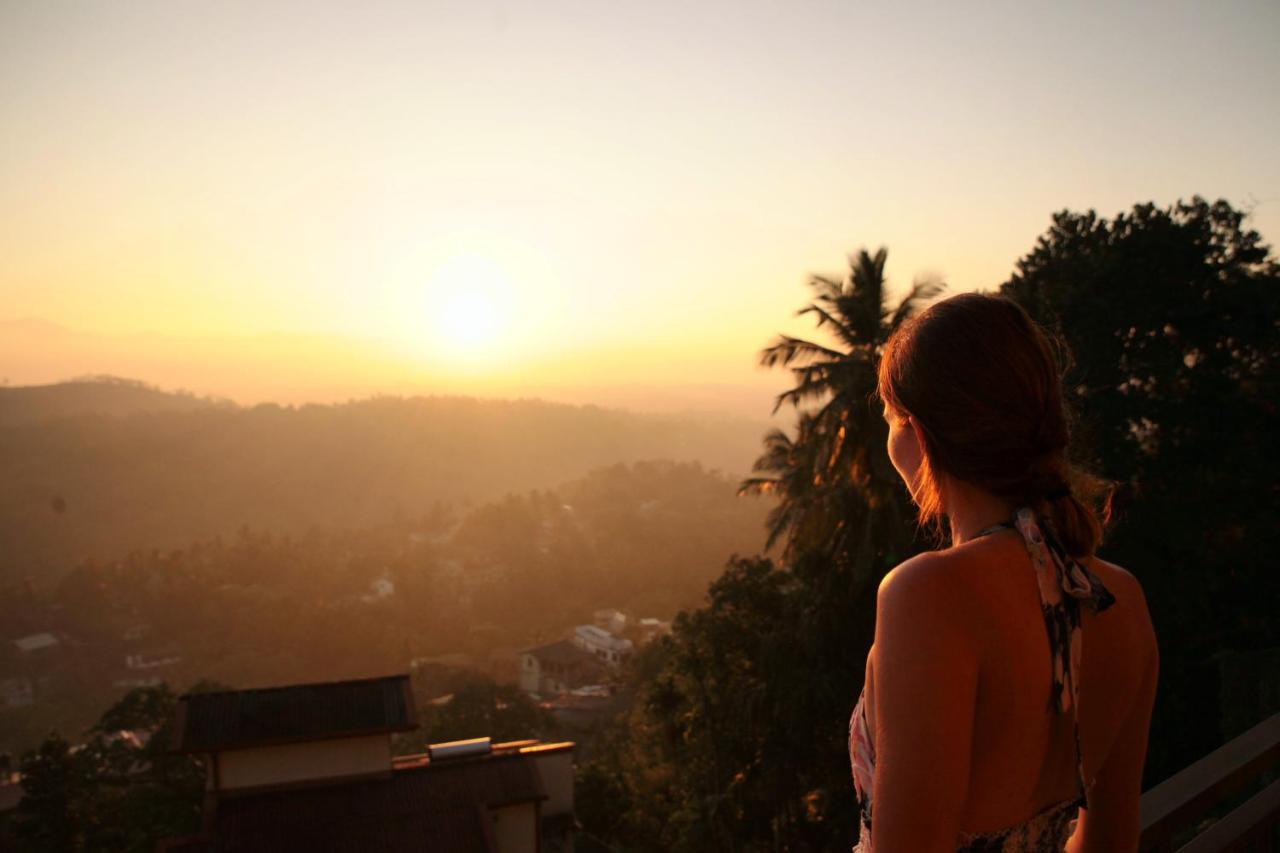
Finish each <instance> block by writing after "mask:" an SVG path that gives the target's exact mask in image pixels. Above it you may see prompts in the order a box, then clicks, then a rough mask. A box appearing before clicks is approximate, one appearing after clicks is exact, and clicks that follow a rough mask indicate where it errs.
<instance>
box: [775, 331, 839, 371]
mask: <svg viewBox="0 0 1280 853" xmlns="http://www.w3.org/2000/svg"><path fill="white" fill-rule="evenodd" d="M806 358H831V359H840V358H844V353H842V352H840V351H839V350H834V349H831V348H830V347H824V346H822V345H821V344H815V343H814V342H813V341H806V340H804V339H803V338H794V337H792V336H791V335H784V334H781V333H779V334H778V340H777V342H776V343H773V344H771V345H769V346H767V347H765V348H764V349H763V350H761V351H760V364H761V366H763V367H775V366H782V367H786V366H787V365H789V364H791V362H793V361H795V360H797V359H806Z"/></svg>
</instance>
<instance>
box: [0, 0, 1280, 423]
mask: <svg viewBox="0 0 1280 853" xmlns="http://www.w3.org/2000/svg"><path fill="white" fill-rule="evenodd" d="M1278 43H1280V4H1276V3H1274V2H1215V3H1207V2H1206V3H1179V2H1160V3H1147V4H1131V3H1035V2H1017V3H968V4H913V3H910V2H894V3H888V2H880V3H859V2H841V3H820V2H794V0H793V2H751V1H750V0H742V2H719V0H715V1H714V2H688V0H681V1H680V2H669V0H651V2H646V3H625V4H624V3H614V2H603V3H602V2H599V0H592V1H591V2H585V1H584V2H567V1H566V0H539V2H536V3H535V2H520V3H516V2H497V0H466V2H452V0H450V2H423V0H418V1H417V2H369V3H324V2H317V0H310V2H273V3H262V2H219V3H212V2H211V3H194V2H172V1H171V0H170V2H130V0H120V2H97V3H84V2H75V3H69V2H59V0H29V2H16V0H0V129H2V130H3V136H2V137H0V375H3V377H4V378H5V379H6V380H7V381H8V382H9V383H10V384H36V383H44V382H52V381H58V380H61V379H65V378H68V377H70V376H73V375H80V374H86V373H112V374H116V375H125V376H129V377H131V378H136V379H142V380H145V381H150V382H154V383H157V384H159V385H161V386H163V387H169V388H173V387H184V388H187V389H190V390H193V391H195V392H197V393H201V394H205V393H208V394H215V395H219V396H226V397H231V398H233V399H237V400H240V401H241V402H246V403H251V402H256V401H260V400H263V399H277V400H280V401H294V400H302V399H317V400H326V399H337V398H345V397H347V396H350V395H357V396H359V395H362V394H368V393H377V392H389V393H401V392H405V391H407V390H418V391H443V392H450V393H475V394H477V395H481V396H486V395H494V396H524V395H529V394H531V393H542V394H543V395H545V396H550V397H556V396H559V397H562V398H565V399H571V398H572V399H577V400H579V401H583V402H586V401H589V400H593V399H599V400H600V401H602V402H604V401H607V402H611V403H617V404H628V403H629V404H630V405H633V406H634V407H637V408H646V407H648V408H662V407H671V406H680V405H685V404H689V405H693V406H698V405H702V406H703V407H725V408H735V407H736V409H737V410H739V411H754V409H755V408H759V407H761V406H762V407H763V408H764V409H767V408H768V403H767V399H768V394H772V393H776V391H777V390H780V389H781V388H783V387H785V386H786V384H787V377H786V376H785V375H782V374H780V373H778V372H776V371H774V372H772V373H770V372H769V371H767V370H765V369H764V368H761V367H759V366H758V365H757V353H758V351H759V350H760V349H761V348H762V347H763V346H765V345H767V344H768V343H769V342H771V340H772V339H773V337H774V336H775V335H776V334H777V333H778V332H788V333H792V334H802V335H808V334H810V333H811V331H812V325H811V323H809V322H808V321H806V320H803V319H797V318H795V317H794V314H795V312H796V311H797V310H798V309H799V308H801V307H803V306H804V304H806V302H807V301H808V296H809V293H810V291H809V289H808V287H807V285H806V282H807V280H808V276H809V275H810V274H812V273H828V274H833V273H834V274H840V273H842V272H843V271H844V270H847V260H846V258H847V256H848V254H849V253H850V252H853V251H856V250H857V249H859V248H861V247H868V248H870V249H873V250H874V249H875V248H876V247H879V246H886V247H888V250H889V263H888V273H889V277H890V283H891V285H892V286H893V287H894V288H896V290H897V292H900V291H901V290H902V289H904V288H905V287H906V286H907V285H909V284H910V282H911V281H912V280H913V279H914V278H916V277H919V276H927V275H938V276H941V277H942V278H943V279H944V280H945V281H946V282H947V283H948V285H949V287H950V289H951V290H952V291H958V290H970V289H974V288H994V287H996V286H998V285H999V284H1000V283H1001V282H1002V281H1004V280H1005V279H1006V278H1007V277H1008V275H1009V273H1010V272H1011V271H1012V269H1013V265H1014V263H1015V262H1016V261H1017V259H1018V258H1019V257H1021V256H1022V255H1024V254H1026V253H1027V252H1028V251H1030V249H1031V248H1032V247H1033V246H1034V243H1035V240H1036V237H1037V236H1038V235H1040V234H1041V233H1043V232H1044V231H1045V229H1046V228H1047V227H1048V225H1049V223H1050V217H1051V215H1052V213H1053V212H1055V211H1058V210H1062V209H1064V208H1069V209H1073V210H1085V209H1089V208H1093V209H1095V210H1097V211H1098V212H1099V213H1100V214H1102V215H1105V216H1113V215H1115V214H1116V213H1119V212H1121V211H1124V210H1128V209H1129V208H1131V207H1132V206H1133V204H1135V203H1138V202H1146V201H1154V202H1156V203H1157V204H1160V205H1167V204H1170V203H1173V202H1174V201H1176V200H1177V199H1179V198H1190V197H1191V196H1192V195H1194V194H1200V195H1203V196H1205V197H1208V198H1210V199H1216V198H1225V199H1227V200H1228V201H1230V202H1231V203H1232V204H1234V205H1236V206H1237V207H1241V208H1245V209H1249V210H1252V211H1253V214H1252V218H1251V220H1250V224H1251V225H1252V227H1254V228H1256V229H1257V230H1259V231H1260V232H1261V233H1262V235H1263V237H1264V238H1265V239H1266V240H1268V241H1269V242H1274V241H1275V240H1277V239H1280V158H1278V157H1277V156H1276V153H1275V152H1276V140H1277V139H1280V53H1278V52H1277V51H1276V50H1275V45H1276V44H1278ZM627 389H631V391H630V392H629V391H628V390H627ZM631 392H634V393H631ZM629 394H630V396H628V395H629ZM760 400H764V401H766V402H764V403H759V402H757V401H760ZM699 401H701V402H699ZM762 414H763V412H762Z"/></svg>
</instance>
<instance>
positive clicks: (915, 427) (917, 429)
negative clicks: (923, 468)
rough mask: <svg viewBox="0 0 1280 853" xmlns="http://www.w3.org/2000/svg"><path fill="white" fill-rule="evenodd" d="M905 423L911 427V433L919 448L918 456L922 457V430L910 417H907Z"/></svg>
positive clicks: (918, 423)
mask: <svg viewBox="0 0 1280 853" xmlns="http://www.w3.org/2000/svg"><path fill="white" fill-rule="evenodd" d="M907 423H908V424H910V425H911V431H912V432H913V433H915V436H916V444H918V445H919V446H920V455H921V456H922V457H923V456H924V430H922V429H921V428H920V422H919V421H917V420H916V419H915V418H913V417H911V415H907Z"/></svg>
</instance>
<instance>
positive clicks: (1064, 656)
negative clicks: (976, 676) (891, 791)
mask: <svg viewBox="0 0 1280 853" xmlns="http://www.w3.org/2000/svg"><path fill="white" fill-rule="evenodd" d="M1007 528H1012V529H1016V530H1017V531H1018V532H1019V533H1021V534H1022V539H1023V541H1024V542H1025V543H1026V546H1027V551H1028V552H1029V553H1030V554H1031V562H1032V565H1033V566H1034V567H1035V572H1036V580H1037V582H1038V583H1037V586H1038V589H1039V592H1040V609H1041V611H1042V612H1043V613H1044V623H1045V629H1046V630H1047V631H1048V633H1049V648H1050V653H1051V654H1052V655H1053V693H1052V696H1051V701H1052V703H1053V707H1054V708H1055V710H1056V711H1057V712H1058V713H1065V712H1066V711H1069V710H1072V709H1073V707H1075V706H1076V705H1077V703H1078V700H1079V690H1078V684H1077V681H1078V678H1079V672H1080V654H1081V629H1080V605H1081V604H1083V605H1084V606H1086V607H1088V608H1089V609H1090V610H1092V611H1093V612H1095V613H1100V612H1102V611H1103V610H1106V609H1107V608H1108V607H1110V606H1111V605H1112V604H1114V603H1115V596H1113V595H1112V594H1111V593H1110V591H1108V590H1107V588H1106V587H1105V586H1103V584H1102V581H1101V580H1099V579H1098V577H1097V575H1095V574H1093V572H1091V571H1089V569H1088V567H1086V566H1085V565H1084V564H1083V563H1080V562H1077V561H1075V560H1073V559H1072V558H1071V557H1069V556H1068V555H1067V553H1066V551H1065V550H1064V549H1063V548H1062V546H1061V544H1060V543H1059V542H1058V541H1057V539H1056V538H1055V537H1054V536H1053V535H1052V530H1051V529H1050V528H1049V527H1048V525H1045V526H1044V527H1043V528H1042V527H1041V526H1040V524H1039V523H1038V522H1037V520H1036V516H1035V513H1033V512H1032V511H1031V510H1030V509H1028V508H1026V507H1024V508H1022V509H1019V510H1018V511H1017V512H1016V513H1015V514H1014V518H1013V521H1012V522H1005V523H1002V524H997V525H995V526H993V527H988V528H987V529H986V530H983V531H981V532H979V533H978V534H977V535H978V536H985V535H987V534H988V533H994V532H996V531H997V530H1001V529H1007ZM866 692H867V691H866V687H865V686H864V687H863V689H862V693H861V695H859V696H858V703H857V705H855V706H854V709H853V716H852V717H851V718H850V719H849V759H850V763H851V765H852V767H853V787H854V793H855V795H856V797H857V800H858V808H859V811H860V813H861V822H860V827H859V835H858V843H857V845H855V846H854V848H853V853H872V849H871V818H872V803H871V793H872V790H873V788H874V782H875V769H876V751H875V743H874V741H873V739H872V737H871V731H870V729H869V727H868V725H867V719H866V715H865V711H864V703H865V699H866ZM1072 733H1073V737H1074V742H1075V750H1076V780H1077V784H1078V787H1079V793H1078V795H1077V796H1075V797H1073V798H1071V799H1067V800H1063V801H1061V802H1058V803H1054V804H1052V805H1050V806H1048V807H1047V808H1045V809H1043V810H1041V811H1040V812H1038V813H1036V814H1034V815H1032V816H1031V817H1030V818H1028V819H1027V820H1025V821H1023V822H1021V823H1018V824H1015V825H1013V826H1010V827H1006V828H1004V829H998V830H994V831H991V832H983V833H968V832H962V833H960V836H959V838H958V839H957V847H956V850H957V853H1060V851H1062V850H1063V849H1064V847H1065V846H1066V843H1067V839H1069V838H1070V837H1071V834H1072V833H1073V832H1075V826H1076V818H1077V812H1078V810H1079V809H1080V808H1081V807H1082V806H1084V805H1085V804H1086V792H1087V791H1088V790H1089V788H1091V787H1092V786H1093V781H1090V782H1089V783H1087V784H1086V783H1085V780H1084V760H1083V757H1082V755H1081V752H1080V726H1079V721H1078V719H1076V714H1075V712H1074V711H1072Z"/></svg>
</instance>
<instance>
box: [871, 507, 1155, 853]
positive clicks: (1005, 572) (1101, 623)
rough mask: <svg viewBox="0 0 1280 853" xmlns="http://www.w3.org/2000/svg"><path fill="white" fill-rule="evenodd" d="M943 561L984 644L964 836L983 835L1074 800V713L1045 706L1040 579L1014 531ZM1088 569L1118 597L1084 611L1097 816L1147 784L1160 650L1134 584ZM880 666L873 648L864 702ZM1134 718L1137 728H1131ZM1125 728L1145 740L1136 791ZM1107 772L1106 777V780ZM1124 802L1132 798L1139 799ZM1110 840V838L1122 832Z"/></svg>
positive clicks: (1089, 758)
mask: <svg viewBox="0 0 1280 853" xmlns="http://www.w3.org/2000/svg"><path fill="white" fill-rule="evenodd" d="M938 556H939V557H944V558H945V560H940V561H938V563H937V568H938V569H939V570H944V571H946V572H947V573H948V574H951V575H952V576H953V580H954V582H955V584H956V585H957V586H956V590H957V598H956V601H957V606H964V607H965V608H966V610H967V612H969V613H970V614H971V615H972V616H973V618H974V620H975V625H976V626H977V628H978V631H977V636H978V637H980V638H981V640H980V641H981V642H982V644H983V648H981V649H979V653H980V656H981V660H982V662H983V663H982V668H981V670H980V673H979V683H978V694H977V707H976V711H975V720H974V731H973V745H972V751H971V756H972V757H971V763H970V775H969V792H968V799H967V801H966V804H965V807H964V809H963V815H964V818H963V822H962V825H961V829H962V830H963V831H965V832H972V833H979V832H988V831H991V830H995V829H999V828H1002V827H1008V826H1011V825H1014V824H1017V823H1019V822H1020V821H1024V820H1026V819H1027V818H1028V817H1029V816H1030V815H1032V814H1035V813H1037V812H1039V811H1041V810H1042V809H1044V808H1045V807H1047V806H1049V805H1051V804H1053V803H1057V802H1061V801H1063V800H1069V799H1071V798H1072V797H1074V796H1075V795H1076V794H1077V793H1078V782H1077V778H1076V767H1075V747H1074V744H1073V743H1072V713H1074V712H1069V713H1066V714H1058V713H1055V711H1054V709H1053V708H1052V706H1051V705H1050V703H1049V702H1048V697H1050V696H1051V695H1052V689H1051V685H1052V669H1051V660H1050V650H1049V638H1048V635H1047V632H1046V629H1045V621H1044V616H1043V613H1042V611H1041V606H1040V599H1039V595H1038V593H1037V589H1036V575H1035V570H1034V568H1033V566H1032V564H1031V561H1030V559H1029V557H1028V554H1027V550H1026V547H1025V545H1024V544H1023V542H1022V541H1021V539H1020V537H1019V535H1018V534H1017V532H1009V533H1006V534H1001V535H992V536H987V537H982V538H980V539H977V540H974V541H972V542H968V543H965V544H964V545H962V546H960V547H957V548H953V549H950V550H948V551H945V552H941V553H940V554H938ZM1087 565H1088V568H1089V569H1090V571H1092V572H1093V573H1094V574H1096V575H1097V576H1098V578H1099V580H1101V581H1102V583H1103V585H1104V586H1106V587H1107V588H1108V589H1109V590H1111V592H1112V593H1113V594H1114V595H1115V599H1116V601H1115V603H1114V604H1113V605H1112V606H1111V607H1109V608H1108V609H1106V610H1105V611H1104V612H1101V613H1093V612H1090V611H1088V610H1087V609H1085V610H1084V611H1083V613H1082V627H1081V631H1082V636H1083V643H1082V654H1081V664H1080V672H1081V675H1080V685H1079V695H1080V700H1079V702H1080V708H1079V710H1080V742H1081V743H1080V745H1081V750H1082V754H1083V763H1084V776H1085V779H1086V781H1088V782H1090V783H1093V782H1094V780H1095V779H1096V780H1097V783H1096V787H1095V788H1093V789H1092V790H1091V791H1090V792H1089V800H1090V802H1091V804H1094V805H1095V808H1094V811H1095V812H1097V811H1098V808H1097V805H1096V804H1097V800H1098V797H1097V796H1095V795H1096V793H1097V792H1098V791H1099V790H1111V791H1113V792H1114V791H1115V790H1116V789H1117V788H1123V787H1125V786H1126V785H1128V784H1130V783H1131V784H1132V785H1133V786H1134V788H1133V790H1134V791H1135V792H1136V789H1137V788H1136V786H1137V785H1139V784H1140V777H1141V761H1142V756H1143V755H1144V754H1145V745H1146V744H1145V732H1146V727H1147V726H1148V725H1149V722H1150V697H1149V696H1147V695H1146V694H1147V693H1148V692H1151V691H1153V690H1154V667H1155V665H1156V650H1155V636H1154V632H1153V631H1152V627H1151V620H1150V616H1149V614H1148V612H1147V607H1146V602H1145V599H1144V596H1143V594H1142V589H1141V586H1140V584H1139V583H1138V581H1137V579H1136V578H1134V577H1133V576H1132V575H1130V574H1129V573H1128V572H1126V571H1125V570H1124V569H1122V568H1120V567H1119V566H1116V565H1113V564H1111V563H1108V562H1106V561H1104V560H1100V559H1097V558H1093V559H1091V560H1089V561H1088V563H1087ZM961 603H963V604H961ZM874 657H875V649H874V647H873V648H872V652H871V654H869V655H868V656H867V684H868V685H869V688H868V692H869V693H870V692H872V691H873V690H874ZM871 704H874V703H871ZM1135 709H1136V710H1135ZM1135 717H1141V718H1142V720H1141V721H1140V722H1136V721H1135ZM1126 724H1127V725H1128V727H1129V728H1130V729H1134V730H1136V729H1137V728H1139V727H1140V728H1141V730H1142V743H1141V744H1140V753H1139V754H1138V755H1137V756H1136V764H1137V767H1136V773H1137V776H1138V780H1137V781H1132V776H1133V774H1134V772H1135V771H1134V769H1133V768H1132V767H1128V768H1126V767H1122V766H1119V765H1120V763H1121V762H1127V763H1129V764H1133V763H1135V757H1134V756H1133V755H1132V752H1133V751H1134V749H1135V745H1134V744H1131V743H1126V742H1125V740H1126V738H1127V739H1128V740H1132V738H1133V734H1134V732H1133V731H1130V732H1128V733H1127V734H1126V733H1125V731H1124V729H1125V728H1126ZM872 725H874V722H872ZM1117 746H1120V747H1121V748H1120V749H1117ZM1104 768H1105V770H1106V772H1105V773H1101V772H1100V771H1102V770H1104ZM1104 776H1105V777H1107V778H1105V779H1104V778H1103V777H1104ZM1111 777H1117V778H1111ZM1113 795H1114V794H1113ZM1128 796H1129V798H1130V799H1134V800H1136V794H1130V795H1128ZM1117 799H1119V797H1117ZM1133 807H1134V808H1136V801H1135V802H1134V803H1133ZM1097 817H1098V815H1095V818H1097ZM1107 819H1108V821H1109V822H1117V821H1119V822H1120V823H1126V822H1129V821H1130V820H1136V811H1135V812H1134V813H1133V815H1132V816H1131V817H1130V816H1129V815H1110V816H1108V818H1107ZM1094 822H1095V824H1097V823H1098V820H1096V819H1095V821H1094ZM1082 824H1083V822H1082ZM1099 831H1101V827H1100V828H1099ZM1107 831H1108V834H1109V835H1110V834H1112V833H1114V832H1116V831H1118V830H1115V829H1113V828H1108V830H1107ZM1078 836H1079V833H1077V837H1078Z"/></svg>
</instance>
